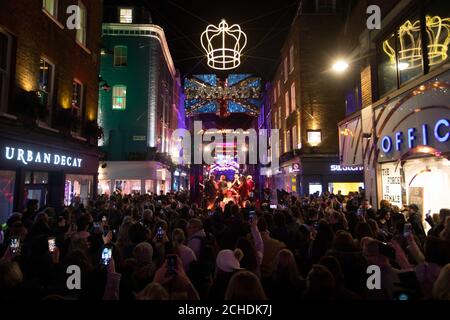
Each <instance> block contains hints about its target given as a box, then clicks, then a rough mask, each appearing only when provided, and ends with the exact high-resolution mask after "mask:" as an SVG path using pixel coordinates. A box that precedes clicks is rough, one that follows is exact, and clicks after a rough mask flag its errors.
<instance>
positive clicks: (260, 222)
mask: <svg viewBox="0 0 450 320" xmlns="http://www.w3.org/2000/svg"><path fill="white" fill-rule="evenodd" d="M258 229H259V231H260V232H265V231H267V221H266V218H264V216H263V217H261V218H259V219H258Z"/></svg>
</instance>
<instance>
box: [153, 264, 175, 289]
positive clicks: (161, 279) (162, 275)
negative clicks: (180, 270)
mask: <svg viewBox="0 0 450 320" xmlns="http://www.w3.org/2000/svg"><path fill="white" fill-rule="evenodd" d="M177 260H178V259H177ZM174 277H175V275H168V274H167V260H166V261H164V263H163V265H162V266H161V267H160V268H159V269H158V270H157V271H156V273H155V278H154V279H153V281H154V282H156V283H159V284H161V285H162V284H165V283H167V282H169V281H170V280H172V279H173V278H174Z"/></svg>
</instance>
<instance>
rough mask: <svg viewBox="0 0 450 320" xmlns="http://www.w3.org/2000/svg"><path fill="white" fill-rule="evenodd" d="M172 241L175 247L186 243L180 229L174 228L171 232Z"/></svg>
mask: <svg viewBox="0 0 450 320" xmlns="http://www.w3.org/2000/svg"><path fill="white" fill-rule="evenodd" d="M172 241H173V242H174V244H176V245H181V244H184V242H185V241H186V236H185V235H184V231H183V230H182V229H180V228H175V229H174V230H173V232H172Z"/></svg>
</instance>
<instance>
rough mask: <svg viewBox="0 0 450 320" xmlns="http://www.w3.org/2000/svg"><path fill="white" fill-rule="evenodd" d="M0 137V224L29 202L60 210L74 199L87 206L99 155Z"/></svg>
mask: <svg viewBox="0 0 450 320" xmlns="http://www.w3.org/2000/svg"><path fill="white" fill-rule="evenodd" d="M49 142H50V141H48V142H47V143H44V142H42V143H37V142H36V141H27V140H25V139H19V138H17V139H16V138H14V137H0V150H1V155H0V210H1V212H0V221H1V222H4V221H5V220H6V219H7V218H8V216H9V215H10V214H11V213H12V212H13V211H21V210H23V209H24V208H25V206H26V203H27V201H28V200H30V199H35V200H37V202H38V206H39V207H40V208H42V207H45V206H50V207H54V208H56V209H60V208H61V207H62V206H63V205H70V204H71V203H73V201H74V200H75V199H76V198H79V199H80V200H81V201H82V202H83V203H84V204H87V203H88V201H89V200H90V199H92V198H93V197H94V195H95V193H96V178H97V168H98V154H97V153H96V152H95V151H90V150H86V149H83V148H79V150H78V149H77V148H75V147H74V148H71V147H69V146H68V145H66V146H58V145H57V144H56V143H49Z"/></svg>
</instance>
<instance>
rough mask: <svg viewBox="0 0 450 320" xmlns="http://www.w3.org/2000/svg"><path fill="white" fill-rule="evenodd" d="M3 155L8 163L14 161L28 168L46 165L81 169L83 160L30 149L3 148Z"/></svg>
mask: <svg viewBox="0 0 450 320" xmlns="http://www.w3.org/2000/svg"><path fill="white" fill-rule="evenodd" d="M3 155H4V157H5V159H6V160H8V161H15V162H17V163H19V164H22V165H25V166H28V165H31V164H47V165H51V166H61V167H72V168H81V164H82V161H83V159H81V158H78V157H75V156H68V155H63V154H58V153H51V152H43V151H38V150H32V149H25V148H19V147H15V146H14V147H12V146H5V147H4V150H3Z"/></svg>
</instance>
